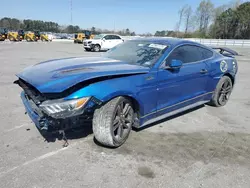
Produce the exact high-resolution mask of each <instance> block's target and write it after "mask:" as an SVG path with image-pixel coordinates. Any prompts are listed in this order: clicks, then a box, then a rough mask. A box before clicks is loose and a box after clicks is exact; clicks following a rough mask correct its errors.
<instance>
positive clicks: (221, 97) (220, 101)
mask: <svg viewBox="0 0 250 188" xmlns="http://www.w3.org/2000/svg"><path fill="white" fill-rule="evenodd" d="M223 98H224V94H221V95H220V97H219V100H218V101H219V103H220V104H221V103H222V102H223Z"/></svg>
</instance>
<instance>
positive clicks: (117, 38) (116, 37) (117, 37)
mask: <svg viewBox="0 0 250 188" xmlns="http://www.w3.org/2000/svg"><path fill="white" fill-rule="evenodd" d="M113 37H114V39H116V40H120V39H121V37H119V36H117V35H114V36H113Z"/></svg>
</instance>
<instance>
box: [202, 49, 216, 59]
mask: <svg viewBox="0 0 250 188" xmlns="http://www.w3.org/2000/svg"><path fill="white" fill-rule="evenodd" d="M199 51H200V52H201V54H202V57H203V59H209V58H211V57H213V55H214V53H213V52H212V51H211V50H208V49H205V48H200V47H199Z"/></svg>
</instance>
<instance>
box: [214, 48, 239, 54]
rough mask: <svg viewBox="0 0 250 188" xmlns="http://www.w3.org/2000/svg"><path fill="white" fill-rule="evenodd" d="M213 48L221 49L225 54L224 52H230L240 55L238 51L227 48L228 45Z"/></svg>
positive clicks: (221, 52)
mask: <svg viewBox="0 0 250 188" xmlns="http://www.w3.org/2000/svg"><path fill="white" fill-rule="evenodd" d="M212 49H214V50H220V54H223V53H224V52H227V53H229V54H230V55H239V54H238V52H236V51H234V50H232V49H230V48H226V47H212Z"/></svg>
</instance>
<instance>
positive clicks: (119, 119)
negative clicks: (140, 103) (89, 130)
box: [93, 97, 134, 147]
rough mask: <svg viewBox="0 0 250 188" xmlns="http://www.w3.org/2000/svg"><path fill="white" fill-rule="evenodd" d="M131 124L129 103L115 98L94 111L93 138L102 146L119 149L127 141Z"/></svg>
mask: <svg viewBox="0 0 250 188" xmlns="http://www.w3.org/2000/svg"><path fill="white" fill-rule="evenodd" d="M133 123H134V110H133V106H132V103H131V101H130V100H129V99H127V98H125V97H117V98H114V99H112V100H111V101H109V102H108V103H106V104H105V105H103V106H102V107H101V108H99V109H96V110H95V112H94V117H93V132H94V136H95V138H96V140H97V141H98V142H99V143H101V144H102V145H104V146H109V147H119V146H121V145H122V144H123V143H124V142H125V141H126V140H127V138H128V136H129V133H130V131H131V128H132V125H133Z"/></svg>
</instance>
